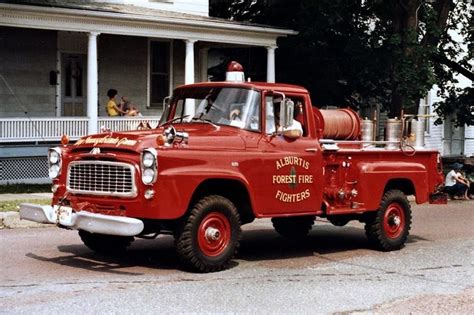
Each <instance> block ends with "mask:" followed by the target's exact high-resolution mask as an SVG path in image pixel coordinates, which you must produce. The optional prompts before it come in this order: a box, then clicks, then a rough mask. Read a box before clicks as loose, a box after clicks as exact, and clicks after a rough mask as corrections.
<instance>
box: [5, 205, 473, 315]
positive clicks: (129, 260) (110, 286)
mask: <svg viewBox="0 0 474 315" xmlns="http://www.w3.org/2000/svg"><path fill="white" fill-rule="evenodd" d="M413 210H414V224H413V228H412V233H411V237H410V238H409V242H408V244H407V246H406V247H405V248H404V249H402V250H401V251H397V252H390V253H381V252H377V251H374V250H371V249H370V248H368V244H367V241H366V239H365V235H364V231H363V226H362V225H361V224H358V223H354V224H351V225H350V226H346V227H343V228H337V227H333V226H331V225H329V224H327V223H326V222H323V221H318V222H317V223H316V227H315V228H313V231H312V232H311V234H310V236H309V238H308V240H307V241H306V242H304V243H301V244H295V243H291V242H288V241H285V240H284V239H282V238H281V237H279V236H278V235H277V234H276V233H275V232H274V231H273V229H272V228H271V225H270V223H269V221H268V220H262V221H257V222H256V223H253V224H251V225H248V226H246V227H244V237H243V241H242V246H241V251H240V253H239V254H238V257H237V259H236V260H235V263H234V266H233V267H232V268H231V269H229V270H226V271H223V272H219V273H212V274H192V273H187V272H183V271H181V270H179V269H177V257H176V255H175V253H174V250H173V240H172V239H171V238H170V237H160V238H158V239H156V240H153V241H147V240H138V241H136V242H135V243H134V244H133V245H132V246H131V248H130V250H129V251H128V252H127V253H126V254H125V255H123V256H121V257H115V258H114V257H108V256H103V255H98V254H94V253H92V252H91V251H89V250H88V249H87V248H86V247H85V246H83V245H82V243H81V242H80V240H79V237H78V236H77V233H76V232H74V231H66V230H60V229H57V228H38V229H16V230H0V239H1V241H0V257H1V258H0V259H1V262H0V265H1V274H0V305H1V309H0V312H4V313H23V314H27V313H28V314H29V313H35V314H37V313H48V314H51V313H65V312H68V313H71V314H79V313H83V314H85V313H88V314H89V313H103V312H106V313H124V314H129V313H154V314H159V313H163V312H166V313H170V312H171V313H175V312H178V313H182V312H193V313H210V312H213V313H215V312H218V313H240V312H244V313H259V314H260V313H284V314H289V313H291V314H296V313H298V314H299V313H338V312H354V313H358V312H362V313H365V312H371V313H387V312H390V313H408V312H421V313H432V312H437V313H447V312H449V313H463V314H468V313H471V314H472V313H474V256H473V255H474V254H473V253H474V229H473V227H474V226H473V225H474V220H473V219H474V201H457V202H452V203H450V205H448V206H414V207H413Z"/></svg>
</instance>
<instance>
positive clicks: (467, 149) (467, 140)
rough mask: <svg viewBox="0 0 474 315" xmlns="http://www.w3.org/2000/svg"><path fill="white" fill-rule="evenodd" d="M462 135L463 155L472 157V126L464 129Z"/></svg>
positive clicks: (473, 137)
mask: <svg viewBox="0 0 474 315" xmlns="http://www.w3.org/2000/svg"><path fill="white" fill-rule="evenodd" d="M465 130H466V131H465V134H464V154H465V155H466V156H474V126H470V127H466V129H465Z"/></svg>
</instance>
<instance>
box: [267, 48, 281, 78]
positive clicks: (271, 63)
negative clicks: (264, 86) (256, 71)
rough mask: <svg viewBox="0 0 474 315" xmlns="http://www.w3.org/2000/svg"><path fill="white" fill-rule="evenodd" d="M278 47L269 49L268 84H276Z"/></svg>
mask: <svg viewBox="0 0 474 315" xmlns="http://www.w3.org/2000/svg"><path fill="white" fill-rule="evenodd" d="M277 48H278V47H277V46H269V47H267V82H270V83H275V49H277Z"/></svg>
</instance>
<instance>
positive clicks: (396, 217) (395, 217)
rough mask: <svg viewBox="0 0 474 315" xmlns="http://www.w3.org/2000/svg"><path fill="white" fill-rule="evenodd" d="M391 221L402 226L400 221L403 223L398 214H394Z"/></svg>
mask: <svg viewBox="0 0 474 315" xmlns="http://www.w3.org/2000/svg"><path fill="white" fill-rule="evenodd" d="M390 221H391V224H392V225H395V226H400V223H402V220H401V219H400V217H399V216H398V215H396V216H393V217H392V218H391V220H390Z"/></svg>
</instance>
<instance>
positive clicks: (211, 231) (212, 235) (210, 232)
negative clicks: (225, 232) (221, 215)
mask: <svg viewBox="0 0 474 315" xmlns="http://www.w3.org/2000/svg"><path fill="white" fill-rule="evenodd" d="M220 236H221V232H219V230H218V229H215V228H213V227H209V228H207V229H206V232H205V238H206V240H207V241H208V242H212V241H217V240H218V239H219V237H220Z"/></svg>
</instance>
